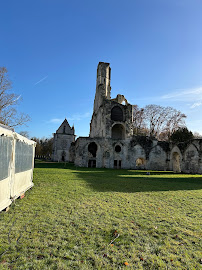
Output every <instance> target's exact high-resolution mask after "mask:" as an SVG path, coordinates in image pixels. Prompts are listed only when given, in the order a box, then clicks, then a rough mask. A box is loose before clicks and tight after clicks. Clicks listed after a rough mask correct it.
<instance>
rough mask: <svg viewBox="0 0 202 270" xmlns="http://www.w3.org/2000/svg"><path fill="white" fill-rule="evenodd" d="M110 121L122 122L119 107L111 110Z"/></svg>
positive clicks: (121, 113) (121, 112)
mask: <svg viewBox="0 0 202 270" xmlns="http://www.w3.org/2000/svg"><path fill="white" fill-rule="evenodd" d="M111 120H114V121H123V111H122V109H121V108H120V107H119V106H115V107H113V108H112V110H111Z"/></svg>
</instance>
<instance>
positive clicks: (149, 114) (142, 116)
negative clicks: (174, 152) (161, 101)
mask: <svg viewBox="0 0 202 270" xmlns="http://www.w3.org/2000/svg"><path fill="white" fill-rule="evenodd" d="M133 115H134V134H137V135H138V134H141V133H142V134H144V135H149V136H150V137H154V138H156V139H161V140H169V138H170V136H171V134H172V133H173V132H174V131H176V130H177V129H179V128H181V127H185V121H184V120H185V118H186V115H185V114H183V113H181V112H180V111H178V110H176V109H174V108H172V107H163V106H160V105H154V104H151V105H147V106H146V107H145V108H143V109H141V108H139V107H138V106H137V105H134V106H133ZM143 130H144V133H143V132H142V131H143Z"/></svg>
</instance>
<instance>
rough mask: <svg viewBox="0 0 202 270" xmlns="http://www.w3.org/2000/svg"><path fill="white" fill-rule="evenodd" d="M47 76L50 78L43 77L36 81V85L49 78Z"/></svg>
mask: <svg viewBox="0 0 202 270" xmlns="http://www.w3.org/2000/svg"><path fill="white" fill-rule="evenodd" d="M47 78H48V76H46V77H44V78H42V79H41V80H40V81H38V82H36V83H35V84H34V85H37V84H39V83H40V82H43V81H44V80H45V79H47Z"/></svg>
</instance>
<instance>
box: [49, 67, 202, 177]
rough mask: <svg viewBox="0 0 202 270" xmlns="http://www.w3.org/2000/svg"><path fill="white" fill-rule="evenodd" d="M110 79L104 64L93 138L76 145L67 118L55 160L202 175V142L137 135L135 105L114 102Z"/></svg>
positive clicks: (99, 76) (122, 100)
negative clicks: (134, 125) (165, 139)
mask: <svg viewBox="0 0 202 270" xmlns="http://www.w3.org/2000/svg"><path fill="white" fill-rule="evenodd" d="M110 80H111V68H110V64H109V63H103V62H100V63H99V64H98V67H97V81H96V93H95V100H94V109H93V115H92V119H91V123H90V136H89V137H79V138H77V140H76V142H75V135H74V128H73V127H72V128H70V126H69V124H68V122H67V120H66V119H65V121H64V122H63V123H62V125H61V126H60V127H59V129H58V130H57V131H56V133H55V134H54V146H53V160H54V161H73V162H74V163H75V165H76V166H81V167H97V168H115V169H120V168H124V169H147V170H173V171H175V172H181V171H183V172H187V173H189V172H191V173H202V139H195V140H192V141H190V142H185V143H179V144H177V145H174V144H171V143H168V142H162V141H157V140H155V139H151V138H149V137H146V136H136V135H133V106H132V105H131V104H129V103H128V101H127V100H126V98H125V97H124V96H123V95H120V94H119V95H117V97H116V98H115V99H111V85H110Z"/></svg>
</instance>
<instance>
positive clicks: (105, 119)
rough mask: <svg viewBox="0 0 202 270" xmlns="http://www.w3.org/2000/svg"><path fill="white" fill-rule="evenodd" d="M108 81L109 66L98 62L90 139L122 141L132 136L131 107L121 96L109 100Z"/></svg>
mask: <svg viewBox="0 0 202 270" xmlns="http://www.w3.org/2000/svg"><path fill="white" fill-rule="evenodd" d="M110 79H111V68H110V64H109V63H103V62H100V63H99V64H98V67H97V80H96V93H95V100H94V109H93V115H92V120H91V124H90V137H99V138H108V139H110V138H112V139H121V140H123V139H126V138H127V137H130V136H132V135H133V124H132V122H133V119H132V118H133V114H132V105H130V104H128V102H127V100H126V99H125V97H124V96H123V95H117V97H116V98H115V99H111V85H110Z"/></svg>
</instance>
